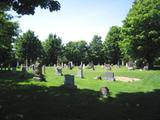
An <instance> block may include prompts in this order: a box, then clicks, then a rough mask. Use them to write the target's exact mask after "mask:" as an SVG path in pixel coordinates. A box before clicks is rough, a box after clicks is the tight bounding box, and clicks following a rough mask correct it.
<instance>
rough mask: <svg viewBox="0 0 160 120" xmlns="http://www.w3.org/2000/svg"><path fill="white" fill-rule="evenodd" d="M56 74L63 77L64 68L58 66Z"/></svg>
mask: <svg viewBox="0 0 160 120" xmlns="http://www.w3.org/2000/svg"><path fill="white" fill-rule="evenodd" d="M56 74H57V75H61V76H62V75H63V74H62V67H60V66H58V67H57V68H56Z"/></svg>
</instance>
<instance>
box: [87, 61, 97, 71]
mask: <svg viewBox="0 0 160 120" xmlns="http://www.w3.org/2000/svg"><path fill="white" fill-rule="evenodd" d="M87 68H88V69H93V70H95V67H94V64H93V62H90V63H89V64H88V67H87Z"/></svg>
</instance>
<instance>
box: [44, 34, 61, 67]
mask: <svg viewBox="0 0 160 120" xmlns="http://www.w3.org/2000/svg"><path fill="white" fill-rule="evenodd" d="M44 50H45V53H46V63H47V64H52V65H53V64H56V63H57V60H58V57H59V56H60V55H61V50H62V40H61V39H60V38H59V37H57V35H53V34H49V36H48V38H47V39H46V40H45V42H44Z"/></svg>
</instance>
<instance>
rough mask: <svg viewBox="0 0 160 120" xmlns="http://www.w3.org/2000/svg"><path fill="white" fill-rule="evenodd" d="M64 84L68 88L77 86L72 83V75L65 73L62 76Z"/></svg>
mask: <svg viewBox="0 0 160 120" xmlns="http://www.w3.org/2000/svg"><path fill="white" fill-rule="evenodd" d="M64 86H65V87H67V88H69V89H75V88H77V86H76V85H75V84H74V75H69V74H67V75H65V76H64Z"/></svg>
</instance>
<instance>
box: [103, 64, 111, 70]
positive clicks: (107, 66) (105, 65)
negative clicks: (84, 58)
mask: <svg viewBox="0 0 160 120" xmlns="http://www.w3.org/2000/svg"><path fill="white" fill-rule="evenodd" d="M104 68H105V70H111V69H112V68H111V66H110V64H104Z"/></svg>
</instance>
